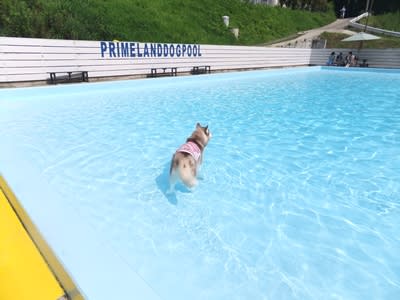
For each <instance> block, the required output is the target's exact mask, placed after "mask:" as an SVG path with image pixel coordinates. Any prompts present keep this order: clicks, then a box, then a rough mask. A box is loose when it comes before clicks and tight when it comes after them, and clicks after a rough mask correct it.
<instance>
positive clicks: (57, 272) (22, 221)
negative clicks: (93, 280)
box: [0, 175, 84, 300]
mask: <svg viewBox="0 0 400 300" xmlns="http://www.w3.org/2000/svg"><path fill="white" fill-rule="evenodd" d="M6 217H7V218H6ZM3 220H4V221H3ZM0 282H1V283H2V284H0V299H10V300H13V299H15V300H23V299H29V300H31V299H43V300H45V299H51V300H54V299H58V298H60V297H61V296H63V295H64V294H66V295H67V296H68V299H71V300H83V299H84V298H83V296H82V295H81V293H80V292H79V290H78V289H77V287H76V285H75V284H74V282H73V281H72V279H71V277H70V276H69V274H68V273H67V272H66V271H65V270H64V268H63V266H62V265H61V263H60V262H59V261H58V260H57V257H56V256H55V255H54V253H53V251H52V250H51V249H50V247H49V246H48V245H47V243H46V241H45V240H44V239H43V237H42V236H41V235H40V233H39V231H38V230H37V229H36V227H35V225H34V224H33V223H32V221H31V220H30V218H29V216H28V214H27V213H26V212H25V210H24V209H23V207H22V206H21V205H20V203H19V201H18V200H17V198H16V196H15V195H14V193H13V192H12V191H11V189H10V188H9V186H8V185H7V183H6V181H5V180H4V178H3V177H2V176H1V175H0ZM17 291H18V293H26V295H25V294H17ZM34 292H37V293H39V294H37V295H36V296H35V295H34V294H33V293H34ZM2 293H4V294H5V295H4V296H3V294H2ZM45 293H46V295H47V293H48V296H49V297H50V296H51V297H52V298H46V297H45V296H44V294H45Z"/></svg>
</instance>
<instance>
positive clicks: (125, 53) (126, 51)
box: [121, 43, 129, 57]
mask: <svg viewBox="0 0 400 300" xmlns="http://www.w3.org/2000/svg"><path fill="white" fill-rule="evenodd" d="M121 56H122V57H129V43H121Z"/></svg>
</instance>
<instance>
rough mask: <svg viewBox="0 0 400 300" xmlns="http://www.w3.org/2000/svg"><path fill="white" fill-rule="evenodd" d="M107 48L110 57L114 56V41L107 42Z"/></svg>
mask: <svg viewBox="0 0 400 300" xmlns="http://www.w3.org/2000/svg"><path fill="white" fill-rule="evenodd" d="M108 49H109V52H110V57H115V44H114V42H110V43H109V44H108Z"/></svg>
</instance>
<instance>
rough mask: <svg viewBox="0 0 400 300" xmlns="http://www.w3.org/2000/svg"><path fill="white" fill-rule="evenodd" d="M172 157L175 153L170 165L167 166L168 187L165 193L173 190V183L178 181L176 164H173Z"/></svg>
mask: <svg viewBox="0 0 400 300" xmlns="http://www.w3.org/2000/svg"><path fill="white" fill-rule="evenodd" d="M174 158H175V155H174V156H172V159H171V166H170V168H169V188H168V190H167V194H170V193H174V192H175V184H176V182H177V181H178V175H177V170H176V166H174V164H175V161H174Z"/></svg>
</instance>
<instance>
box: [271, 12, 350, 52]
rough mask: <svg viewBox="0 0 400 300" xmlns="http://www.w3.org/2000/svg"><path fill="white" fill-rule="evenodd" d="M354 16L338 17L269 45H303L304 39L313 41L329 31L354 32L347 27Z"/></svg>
mask: <svg viewBox="0 0 400 300" xmlns="http://www.w3.org/2000/svg"><path fill="white" fill-rule="evenodd" d="M351 19H353V18H346V19H337V20H336V21H335V22H333V23H331V24H328V25H325V26H323V27H320V28H316V29H311V30H308V31H304V32H302V33H301V35H299V36H298V37H296V38H294V39H292V40H287V41H284V42H279V43H275V44H270V45H268V47H286V46H288V44H289V43H290V44H291V45H295V44H299V45H301V44H302V43H303V44H304V41H305V40H307V41H311V40H313V39H315V38H317V37H318V36H319V35H320V34H321V33H323V32H325V31H327V32H339V33H346V34H350V35H351V34H353V33H354V31H350V30H347V29H345V28H346V27H348V25H349V23H350V20H351Z"/></svg>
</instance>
